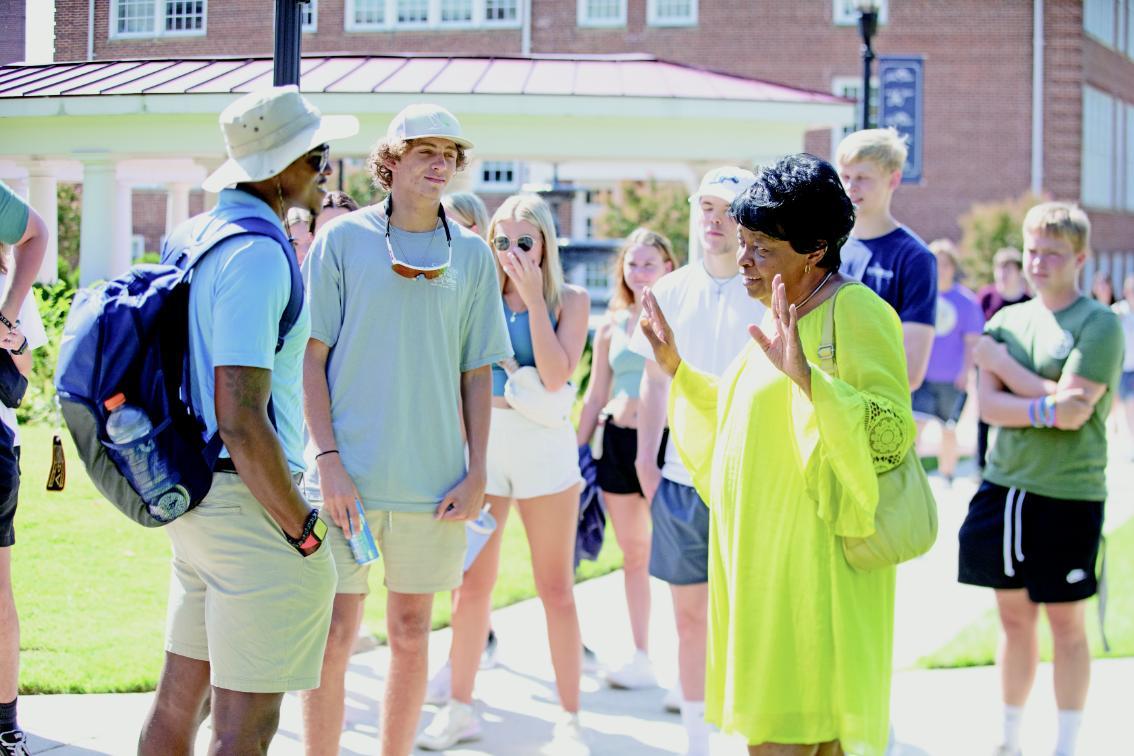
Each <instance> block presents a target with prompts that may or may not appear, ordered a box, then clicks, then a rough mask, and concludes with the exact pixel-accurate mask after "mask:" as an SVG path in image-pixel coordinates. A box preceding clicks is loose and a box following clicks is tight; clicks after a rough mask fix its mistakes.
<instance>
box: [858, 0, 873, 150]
mask: <svg viewBox="0 0 1134 756" xmlns="http://www.w3.org/2000/svg"><path fill="white" fill-rule="evenodd" d="M854 5H855V7H856V8H857V9H858V31H859V33H860V34H861V35H862V128H864V129H869V128H870V70H871V68H872V64H873V63H874V48H873V47H872V46H871V45H870V41H871V39H873V38H874V33H875V32H877V31H878V0H855V3H854Z"/></svg>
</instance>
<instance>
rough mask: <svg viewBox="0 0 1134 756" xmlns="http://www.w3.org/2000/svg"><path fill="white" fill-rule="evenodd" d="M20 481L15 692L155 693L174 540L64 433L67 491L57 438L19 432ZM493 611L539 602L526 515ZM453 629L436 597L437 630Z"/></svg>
mask: <svg viewBox="0 0 1134 756" xmlns="http://www.w3.org/2000/svg"><path fill="white" fill-rule="evenodd" d="M21 435H22V442H23V444H22V447H23V462H22V466H23V482H22V485H21V492H20V493H21V495H20V506H19V510H18V512H17V515H16V531H17V532H16V546H15V547H14V548H13V553H12V581H13V585H14V589H15V593H16V602H17V606H18V608H19V613H20V632H21V638H20V664H21V671H20V692H21V693H96V692H125V691H142V690H152V689H153V688H154V686H155V684H156V682H157V675H158V672H159V671H160V669H161V661H162V654H163V644H164V628H165V607H166V595H167V591H168V585H169V539H168V538H167V537H166V535H165V534H164V533H162V532H161V531H160V529H158V530H151V529H147V528H143V527H140V526H138V525H136V524H134V523H133V522H131V521H130V520H128V519H127V518H126V517H125V516H124V515H122V514H121V513H119V512H118V510H116V509H114V508H113V507H112V506H111V505H110V504H108V503H107V502H106V501H105V500H103V498H102V497H101V495H100V494H99V493H98V492H97V491H96V490H95V488H94V486H93V485H92V484H91V482H90V480H89V479H88V478H87V476H86V473H85V471H84V470H83V466H82V463H81V462H80V461H79V457H78V454H76V452H75V449H74V446H72V444H71V441H70V438H69V437H68V436H67V435H66V433H64V442H65V445H66V454H67V462H68V465H67V488H66V490H65V491H63V492H62V493H48V492H46V491H45V490H44V483H45V481H46V480H47V468H48V466H49V464H50V459H51V436H52V430H51V429H50V428H46V427H31V428H24V429H22V430H21ZM504 535H505V538H504V550H503V555H502V558H501V564H500V579H499V581H498V583H497V585H496V590H495V592H494V594H493V603H494V604H495V605H496V606H505V605H507V604H510V603H514V602H516V601H519V600H521V599H525V598H528V597H531V596H533V595H535V587H534V584H533V582H532V576H531V565H530V562H529V559H528V546H527V541H526V539H525V537H524V531H523V527H522V525H521V524H520V518H519V517H517V516H514V515H513V516H510V517H509V521H508V525H507V527H506V528H505V533H504ZM621 562H622V555H621V553H620V552H619V551H618V546H617V545H616V544H615V543H614V537H613V533H609V532H608V538H607V541H606V546H605V547H604V548H603V551H602V554H601V555H600V558H599V561H598V562H584V563H583V566H582V567H580V569H579V573H578V574H579V579H586V578H590V577H594V576H596V575H599V574H605V573H607V572H610V571H611V570H614V569H617V568H618V567H619V566H620V565H621ZM381 582H382V569H381V567H377V568H376V569H373V570H371V595H370V598H369V599H368V600H367V602H366V614H365V620H364V621H365V623H366V625H367V627H369V628H370V629H371V630H372V631H374V632H375V633H376V634H378V635H380V636H384V635H385V629H386V622H385V605H386V601H385V590H384V589H383V588H382V585H381ZM448 621H449V600H448V598H447V597H443V596H439V597H438V599H437V601H436V603H435V606H434V612H433V624H434V626H435V627H441V626H444V625H445V624H447V623H448Z"/></svg>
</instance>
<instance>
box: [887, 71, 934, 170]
mask: <svg viewBox="0 0 1134 756" xmlns="http://www.w3.org/2000/svg"><path fill="white" fill-rule="evenodd" d="M924 63H925V60H924V58H922V57H921V56H920V55H917V56H910V55H906V56H900V57H899V56H891V55H882V56H879V58H878V81H879V83H880V85H881V87H882V91H881V93H880V94H881V101H880V102H879V113H878V123H879V125H881V126H882V127H883V128H885V127H887V126H892V127H894V128H895V129H897V130H898V133H899V134H902V135H903V136H905V137H906V138H907V139H908V140H909V141H908V145H909V150H910V151H909V155H908V156H907V157H906V166H905V168H904V169H903V170H902V183H903V184H917V183H920V182H921V180H922V178H923V176H922V163H921V143H922V116H921V112H922V97H923V96H924V95H923V89H922V81H923V79H922V74H923V67H924Z"/></svg>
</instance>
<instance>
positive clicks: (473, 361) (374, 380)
mask: <svg viewBox="0 0 1134 756" xmlns="http://www.w3.org/2000/svg"><path fill="white" fill-rule="evenodd" d="M385 231H386V217H385V215H384V214H383V213H382V211H381V209H380V208H379V207H377V206H373V207H367V208H363V209H362V210H358V211H355V212H353V213H349V214H347V215H344V216H342V217H339V218H335V219H334V220H332V221H331V222H330V223H328V224H327V225H326V226H325V227H324V228H322V229H320V231H319V233H318V235H317V236H316V237H315V243H314V244H312V245H311V251H310V253H309V254H308V255H307V259H306V260H304V261H303V272H304V276H305V278H306V281H307V296H308V304H309V305H310V307H311V337H312V338H314V339H318V340H319V341H322V342H323V343H324V344H326V345H327V346H329V347H330V348H331V351H330V354H329V356H328V358H327V383H328V385H329V387H330V390H331V425H332V427H333V428H334V432H335V443H336V445H337V448H338V450H339V454H340V456H341V458H342V462H343V466H344V467H346V470H347V472H348V473H349V474H350V476H351V479H352V480H353V481H354V484H355V486H356V487H357V488H358V492H359V494H360V495H361V497H362V503H363V505H365V507H366V508H367V509H379V510H390V511H396V512H431V511H433V509H434V508H436V506H437V504H438V503H440V501H441V497H442V496H444V494H445V492H446V491H448V490H449V489H450V488H452V487H453V486H454V485H456V484H457V483H459V482H460V480H461V479H462V478H463V477H464V475H465V472H466V464H465V443H464V439H463V438H462V435H461V418H460V414H459V410H458V404H459V401H460V390H461V387H460V379H461V373H462V372H467V371H470V370H473V369H475V368H479V367H483V366H485V365H491V364H493V363H495V362H498V361H500V360H502V359H505V358H507V357H511V356H512V348H511V345H510V343H509V340H508V329H507V328H506V327H505V324H504V311H503V309H502V308H501V307H500V281H499V279H498V278H497V276H496V262H495V260H494V259H493V256H492V253H491V252H490V251H489V249H488V245H487V244H486V243H485V241H484V239H481V238H480V237H479V236H477V235H476V234H474V233H472V232H471V231H467V230H466V229H463V228H461V227H460V226H458V225H457V224H456V223H452V222H450V223H449V231H450V233H451V234H452V237H453V251H452V262H451V263H450V265H449V267H448V269H447V271H446V272H445V274H444V275H442V276H440V277H439V278H435V279H433V280H426V279H425V278H416V279H407V278H402V277H401V276H399V275H397V274H396V273H394V271H393V270H391V267H390V257H389V255H388V253H387V248H386V239H385ZM391 244H392V246H393V247H394V248H395V249H396V254H397V256H398V259H400V260H403V261H405V262H407V263H410V264H412V265H417V266H422V267H431V266H435V265H441V264H444V263H445V261H446V259H448V256H449V251H448V247H447V245H446V243H445V233H444V230H443V229H442V228H441V227H440V221H439V222H438V226H437V227H436V228H435V229H434V230H433V231H429V232H424V233H410V232H406V231H402V230H400V229H397V228H395V229H393V235H392V238H391ZM308 452H309V453H308V458H309V460H313V458H314V456H313V449H311V448H309V449H308ZM309 469H310V470H311V471H312V472H315V468H314V465H313V464H312V465H309Z"/></svg>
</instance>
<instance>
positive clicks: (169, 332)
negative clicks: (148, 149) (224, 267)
mask: <svg viewBox="0 0 1134 756" xmlns="http://www.w3.org/2000/svg"><path fill="white" fill-rule="evenodd" d="M244 234H255V235H259V236H267V237H269V238H271V239H274V240H275V241H276V242H277V243H278V244H279V245H280V251H281V253H282V254H283V255H284V256H285V257H286V258H287V260H288V265H289V268H290V270H291V297H290V299H289V301H288V304H287V307H286V308H284V312H283V315H282V316H281V317H280V325H279V338H278V340H277V342H276V351H277V352H278V351H279V350H280V348H281V347H282V346H283V341H284V337H285V336H287V334H288V332H289V331H290V330H291V328H292V326H294V325H295V322H296V320H298V319H299V315H300V312H301V311H302V309H303V279H302V277H301V275H300V272H299V265H298V262H297V261H296V258H295V252H294V250H293V249H292V246H291V243H290V242H289V240H288V239H287V237H286V236H285V235H284V233H283V231H282V230H281V229H280V228H279V227H278V226H277V225H275V224H273V223H271V222H269V221H266V220H264V219H262V218H241V219H237V220H227V219H224V218H220V217H217V216H216V215H214V214H213V213H212V212H207V213H204V214H202V215H198V216H196V217H194V218H191V219H189V220H188V221H186V222H185V223H183V224H181V225H180V226H178V228H177V229H176V230H175V231H174V232H173V234H171V235H170V237H169V238H168V239H167V240H166V242H165V244H164V246H163V247H162V262H161V264H158V265H135V266H134V267H133V268H131V269H130V270H129V271H127V272H126V273H125V274H123V275H121V276H119V277H118V278H115V279H113V280H111V281H108V282H106V283H104V284H100V285H97V286H93V287H90V288H86V289H82V290H80V291H79V292H78V293H77V294H76V295H75V299H74V301H73V302H72V303H71V311H70V313H69V314H68V316H67V322H66V325H65V326H64V329H63V339H62V343H61V344H60V348H59V364H58V365H57V366H56V370H55V389H56V392H57V393H58V395H59V399H60V402H61V404H62V410H63V418H64V420H65V421H66V423H67V428H68V430H70V432H71V437H72V438H73V439H74V440H75V446H76V448H77V450H78V453H79V457H80V458H81V459H82V460H83V464H84V465H85V466H86V469H87V472H88V473H89V474H90V477H91V480H92V481H93V482H94V484H95V487H96V488H98V490H99V491H100V492H101V493H102V494H103V496H105V497H106V498H107V499H109V500H110V502H111V503H112V504H114V506H116V507H118V509H120V510H122V512H123V513H124V514H125V515H126V516H127V517H129V518H130V519H132V520H134V521H135V522H137V523H140V524H142V525H145V526H146V527H156V526H159V525H165V524H166V523H167V522H170V521H172V520H173V519H175V518H176V517H177V516H179V515H180V514H184V511H188V509H192V508H193V507H195V506H197V505H198V504H199V503H200V502H201V500H202V499H204V498H205V496H206V494H208V492H209V488H210V487H211V485H212V475H213V466H214V465H215V464H216V460H217V456H218V455H219V454H220V450H221V447H222V443H221V440H220V437H219V434H216V433H214V434H213V435H212V437H209V438H206V435H205V433H206V431H205V422H204V420H203V418H202V416H201V414H200V412H199V411H197V410H196V409H195V408H194V407H193V406H192V404H191V401H190V392H189V387H190V365H189V286H190V284H191V282H192V273H193V269H194V267H195V266H196V264H197V263H198V262H200V261H201V260H202V259H204V257H205V255H206V254H207V253H208V252H209V250H211V249H213V248H215V247H216V246H217V245H218V244H219V243H220V242H222V241H224V240H226V239H231V238H233V237H235V236H241V235H244ZM119 393H121V394H124V395H125V396H126V401H127V402H128V403H129V404H131V405H133V406H135V407H138V408H140V409H142V410H143V411H144V412H145V413H146V415H147V417H149V419H150V422H151V423H153V426H154V427H153V430H152V432H151V433H150V434H149V435H148V436H146V437H145V438H144V439H142V440H140V441H135V442H131V448H133V447H134V444H137V443H146V444H148V445H149V446H147V447H145V449H146V452H147V453H148V454H150V455H152V457H151V459H153V460H154V462H153V464H154V468H155V469H162V470H163V472H164V474H165V475H166V480H167V482H168V483H169V484H170V486H171V487H173V486H180V487H181V488H182V489H184V492H183V493H187V494H188V501H189V504H188V509H184V507H182V510H183V511H179V512H175V513H172V514H171V513H170V512H169V511H168V510H166V509H165V508H164V506H158V502H156V501H150V502H147V501H145V500H143V498H142V496H141V495H140V494H139V493H138V491H139V489H140V486H138V485H137V484H136V482H135V480H134V477H133V475H132V473H131V469H130V465H129V464H128V462H127V460H126V459H125V458H124V457H123V455H122V454H121V453H120V448H121V447H116V446H115V444H113V443H111V441H110V438H109V437H108V436H107V433H106V422H107V418H108V417H109V415H110V412H109V410H107V409H106V407H105V406H104V404H103V402H104V401H106V400H107V399H109V398H110V397H112V396H114V395H115V394H119ZM268 410H269V415H270V416H271V417H272V421H273V423H274V422H275V418H274V415H272V414H271V404H270V403H269V406H268Z"/></svg>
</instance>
